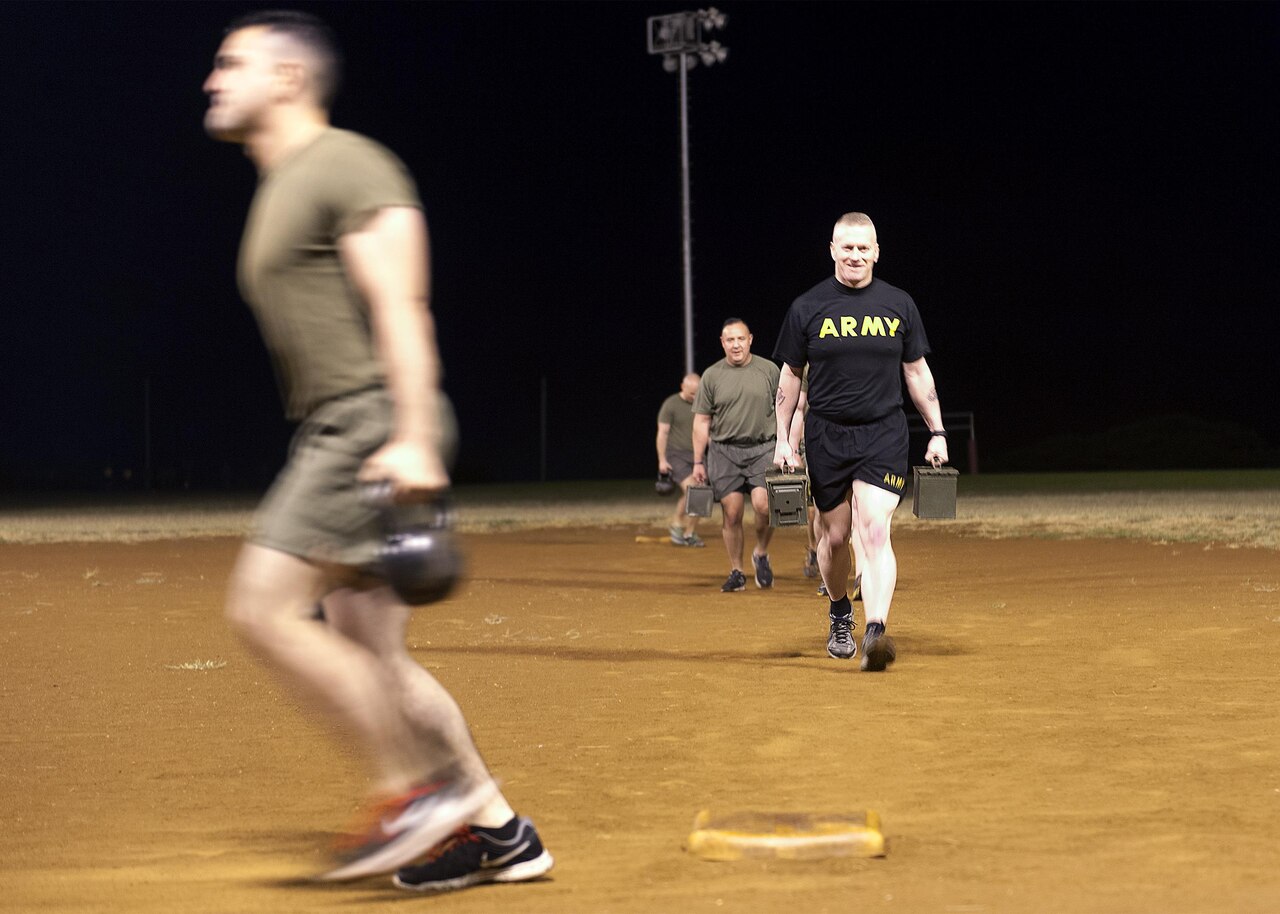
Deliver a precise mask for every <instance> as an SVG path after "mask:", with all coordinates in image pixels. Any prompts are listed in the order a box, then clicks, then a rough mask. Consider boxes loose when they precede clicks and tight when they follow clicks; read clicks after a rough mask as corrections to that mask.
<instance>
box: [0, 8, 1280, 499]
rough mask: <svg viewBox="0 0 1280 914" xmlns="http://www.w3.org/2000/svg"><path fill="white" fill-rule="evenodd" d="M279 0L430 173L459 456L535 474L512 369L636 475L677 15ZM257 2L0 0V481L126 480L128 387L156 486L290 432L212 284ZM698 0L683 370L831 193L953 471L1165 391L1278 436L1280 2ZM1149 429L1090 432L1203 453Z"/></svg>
mask: <svg viewBox="0 0 1280 914" xmlns="http://www.w3.org/2000/svg"><path fill="white" fill-rule="evenodd" d="M294 6H295V7H296V8H303V9H307V10H310V11H312V12H315V13H316V14H318V15H320V16H321V17H322V18H324V19H326V20H327V21H328V22H329V23H330V24H331V25H332V26H333V27H334V29H335V31H336V32H337V34H338V37H339V40H340V41H341V43H342V45H343V48H344V51H345V53H346V56H347V72H346V78H345V84H344V87H343V89H342V90H341V93H340V96H339V99H338V102H337V105H336V108H335V110H334V115H333V119H334V122H335V123H336V124H337V125H338V126H342V127H347V128H350V129H354V130H357V131H360V132H363V133H366V134H368V135H369V136H372V137H374V138H375V139H377V140H379V141H381V142H383V143H385V144H386V145H387V146H389V147H390V148H391V149H393V150H394V151H395V152H396V153H397V154H398V155H399V156H400V157H401V158H402V159H404V161H405V162H406V163H407V164H408V165H409V167H410V169H411V170H412V171H413V172H414V174H415V177H416V179H417V181H418V183H419V187H420V190H421V192H422V195H423V198H424V201H425V203H426V207H427V214H428V218H429V220H430V224H431V230H432V236H433V261H434V273H435V283H434V286H435V291H434V310H435V314H436V318H437V322H438V326H439V334H440V341H441V349H442V355H443V358H444V362H445V369H446V379H445V386H446V389H447V390H448V392H449V394H450V395H451V397H452V398H453V399H454V400H455V402H456V404H457V409H458V412H459V415H460V420H461V423H462V431H463V449H462V457H461V465H460V467H459V470H458V474H457V476H458V478H459V479H460V480H462V481H492V480H521V479H537V478H538V477H539V475H540V473H541V472H542V461H541V460H540V440H541V436H540V432H539V430H540V426H541V423H540V414H541V411H540V399H541V398H540V391H541V390H542V389H543V388H544V386H545V391H546V402H547V413H546V415H547V421H546V441H547V449H546V474H547V476H548V477H549V478H551V479H579V478H622V477H633V478H634V477H640V476H646V475H650V474H651V473H653V472H655V466H654V463H655V459H654V454H653V432H654V417H655V415H656V412H657V409H658V406H659V404H660V403H661V401H662V399H663V397H665V396H666V395H667V394H668V393H672V392H674V391H675V390H676V388H677V386H678V383H679V379H680V376H681V374H682V372H683V367H684V352H683V329H682V310H681V309H682V293H681V268H680V196H679V142H678V124H677V111H678V107H677V78H676V76H675V75H674V74H668V73H665V72H664V71H663V69H662V66H661V62H660V59H659V58H657V57H651V56H650V55H649V54H648V53H647V50H646V47H645V20H646V18H647V17H648V16H651V15H656V14H663V13H671V12H675V11H678V10H680V9H685V8H690V9H692V8H694V7H682V6H680V5H679V4H672V3H667V2H663V3H626V2H609V3H534V2H530V3H518V4H509V3H483V2H477V3H390V2H388V3H346V4H330V3H321V4H295V5H294ZM257 8H260V6H259V5H247V4H240V3H214V4H210V3H120V2H103V3H78V4H66V3H57V2H40V3H31V4H24V3H5V4H0V30H2V33H3V34H4V36H5V39H6V41H5V45H6V51H5V54H4V55H3V60H2V61H0V93H3V95H2V98H3V101H2V103H0V110H3V112H4V114H5V122H6V123H5V126H6V127H7V130H6V136H5V139H4V143H3V147H0V148H2V151H0V156H2V157H3V165H4V173H5V177H6V182H5V183H6V189H5V191H4V200H5V206H4V215H5V218H4V220H3V222H4V228H3V233H4V234H3V254H4V262H5V270H4V280H3V282H4V289H5V296H4V297H5V303H4V307H5V313H6V314H7V315H8V320H7V321H6V331H7V332H6V338H7V342H8V346H7V347H6V349H5V357H4V358H3V367H2V368H0V372H2V374H0V377H2V378H3V379H4V403H5V406H4V409H3V412H0V416H2V417H3V428H2V432H3V436H4V446H3V449H0V488H9V489H19V488H22V487H31V486H36V485H45V486H47V485H73V484H75V485H84V484H95V481H96V484H101V481H102V470H103V468H104V467H107V466H112V467H114V468H115V471H114V472H115V473H116V477H115V478H117V479H118V474H119V473H120V472H121V471H122V470H123V469H124V468H131V469H132V470H133V472H134V473H135V474H140V473H141V470H142V467H143V462H144V442H145V441H146V428H145V425H144V419H145V417H146V416H147V415H148V413H147V410H146V409H145V408H144V404H145V402H146V391H147V390H148V389H149V391H150V411H149V415H150V440H151V453H152V468H153V474H154V481H155V483H156V485H157V486H160V487H176V486H180V485H184V484H186V485H191V486H192V487H197V488H219V487H224V486H233V487H238V488H254V487H259V486H261V485H263V484H265V483H266V482H267V481H268V480H269V479H270V477H271V475H272V474H273V473H274V471H275V470H276V469H277V468H278V467H279V465H280V464H281V462H282V461H283V459H284V453H285V447H286V445H287V441H288V436H289V434H290V428H289V426H288V425H287V424H286V423H285V422H284V420H283V418H282V408H281V404H280V400H279V396H278V393H277V390H276V385H275V381H274V378H273V374H272V370H271V367H270V362H269V359H268V356H267V353H266V351H265V349H264V347H263V345H262V343H261V341H260V339H259V337H258V334H257V330H256V327H255V326H254V323H253V320H252V318H251V316H250V314H249V312H248V309H247V308H246V307H245V306H244V304H243V303H242V302H241V300H240V298H239V295H238V292H237V290H236V286H235V281H234V267H235V256H236V249H237V246H238V244H239V235H240V229H241V226H242V224H243V219H244V215H245V211H246V209H247V206H248V203H249V200H250V198H251V196H252V193H253V188H254V182H255V173H254V170H253V167H252V165H251V164H250V163H249V161H248V160H247V159H245V158H244V156H243V155H242V154H241V152H240V150H239V149H238V147H234V146H229V145H225V144H219V143H215V142H213V141H212V140H209V139H208V138H207V137H206V136H205V135H204V133H203V130H202V128H201V117H202V114H203V111H204V108H205V99H204V96H203V94H202V92H201V84H202V82H203V80H204V78H205V76H206V74H207V73H208V69H209V65H210V61H211V59H212V55H213V53H214V50H215V49H216V47H217V44H218V42H219V40H220V35H221V31H222V28H223V27H224V26H225V24H226V23H227V22H228V21H229V20H231V19H233V18H234V17H236V16H237V15H239V14H241V13H243V12H247V11H249V10H251V9H257ZM719 8H720V9H721V10H723V11H725V12H727V13H728V15H729V22H728V27H727V29H726V30H725V31H724V32H723V34H722V35H720V36H719V37H720V40H721V41H723V42H724V44H725V45H727V46H728V47H729V49H730V53H729V58H728V61H727V62H726V63H725V64H724V65H722V66H720V65H717V66H715V67H712V68H710V69H704V68H702V67H698V68H697V69H696V70H694V71H693V73H692V74H691V75H690V117H691V156H692V174H693V177H692V180H693V219H694V308H695V312H696V323H695V336H696V339H695V343H696V349H697V359H696V361H697V363H698V367H699V368H703V367H705V366H707V365H709V364H711V363H712V362H713V361H715V360H716V359H718V358H720V357H721V356H722V354H723V353H722V352H721V351H720V348H719V345H718V340H717V337H718V333H719V327H720V324H721V322H722V320H723V319H724V318H725V317H727V316H729V315H735V316H740V317H742V318H745V319H746V320H747V321H748V322H749V324H750V325H751V327H752V329H753V331H754V332H755V347H754V349H755V352H757V353H758V354H762V355H765V356H768V355H770V354H771V352H772V350H773V344H774V340H775V337H776V334H777V331H778V327H779V325H780V324H781V321H782V316H783V314H784V312H785V310H786V308H787V306H788V305H789V304H790V302H791V300H792V299H793V298H794V297H795V296H796V295H798V294H799V293H801V292H802V291H804V290H805V289H807V288H809V286H811V285H813V283H815V282H817V281H818V280H819V279H821V278H822V277H824V276H827V275H830V272H831V261H830V259H829V255H828V253H827V248H826V243H827V241H828V240H829V238H830V231H831V225H832V223H833V222H834V221H835V219H836V218H838V217H839V215H840V214H841V213H843V212H846V211H849V210H861V211H864V212H867V213H869V214H870V215H871V216H872V218H873V219H874V220H875V221H876V224H877V227H878V229H879V234H880V242H881V247H882V254H881V261H880V264H879V266H878V267H877V270H876V275H877V276H879V277H881V278H883V279H885V280H887V281H889V282H892V283H894V284H895V285H899V286H901V287H903V288H905V289H906V290H907V291H909V292H910V293H911V294H912V295H913V296H914V298H915V299H916V302H917V304H918V305H919V307H920V310H921V314H922V315H923V318H924V321H925V325H926V327H927V330H928V334H929V338H930V341H931V343H932V347H933V353H932V354H931V355H930V357H929V362H930V365H931V366H932V368H933V370H934V375H935V378H936V380H937V382H938V390H939V393H940V396H941V398H942V402H943V406H944V408H945V409H946V410H947V411H973V412H974V413H975V414H976V417H977V427H978V432H979V437H980V442H981V449H982V455H983V462H984V469H1000V468H1003V469H1021V470H1030V469H1036V468H1047V467H1052V466H1057V465H1064V466H1066V465H1072V461H1073V460H1074V461H1075V465H1077V466H1079V467H1080V468H1090V467H1093V466H1096V465H1097V464H1096V459H1095V458H1091V457H1090V455H1089V454H1087V453H1085V451H1087V450H1088V447H1089V446H1090V445H1089V442H1090V441H1093V443H1094V444H1096V443H1097V436H1098V435H1099V433H1102V432H1104V431H1106V430H1108V429H1116V428H1119V427H1124V426H1127V425H1130V424H1132V423H1135V422H1140V421H1150V420H1153V419H1159V418H1160V417H1172V416H1182V417H1192V418H1195V419H1198V420H1200V421H1202V422H1216V423H1232V424H1234V425H1236V426H1239V427H1241V429H1242V432H1241V434H1243V435H1244V438H1245V439H1250V436H1254V437H1253V438H1252V439H1250V440H1252V442H1253V443H1252V444H1250V443H1249V440H1246V441H1245V444H1244V445H1242V447H1244V450H1242V451H1240V452H1239V454H1245V452H1246V451H1247V452H1248V453H1247V455H1246V456H1248V455H1252V456H1251V457H1250V458H1249V459H1253V460H1257V459H1259V456H1258V455H1259V453H1263V454H1264V459H1269V458H1266V454H1265V453H1264V452H1260V451H1258V450H1257V448H1256V447H1255V445H1261V446H1265V447H1266V448H1272V449H1276V448H1278V447H1280V419H1278V418H1277V416H1276V411H1275V408H1274V405H1273V404H1274V402H1275V390H1276V378H1277V375H1278V372H1277V370H1276V361H1277V356H1276V354H1275V353H1276V350H1277V343H1278V342H1280V316H1277V311H1278V310H1280V308H1278V306H1280V301H1278V298H1280V296H1277V293H1276V291H1275V288H1274V287H1275V281H1274V279H1273V275H1274V272H1275V267H1276V265H1277V263H1278V262H1280V207H1278V203H1280V178H1278V177H1277V163H1280V140H1278V139H1277V138H1278V137H1280V123H1278V121H1280V104H1278V103H1277V101H1278V99H1277V95H1278V94H1280V4H1253V3H1204V4H1201V3H1158V4H1145V3H1052V4H1050V3H996V4H969V3H945V4H931V3H875V4H859V3H839V4H836V3H831V4H814V3H802V2H792V3H766V2H757V3H743V2H733V0H726V2H724V3H722V4H719ZM908 412H909V414H910V413H911V412H912V409H911V407H910V405H909V404H908ZM1168 427H1172V428H1176V429H1183V430H1185V434H1179V433H1175V434H1173V435H1164V436H1163V437H1157V439H1153V440H1154V441H1155V443H1154V444H1153V445H1151V450H1152V451H1153V453H1150V454H1147V453H1139V454H1133V453H1130V454H1127V455H1120V456H1119V457H1115V461H1117V462H1123V461H1124V460H1125V459H1127V460H1129V461H1131V462H1135V463H1137V464H1143V463H1145V464H1148V465H1165V466H1178V465H1184V466H1191V465H1202V464H1205V463H1207V462H1213V454H1210V455H1208V456H1206V455H1205V453H1204V447H1203V445H1204V442H1205V440H1207V439H1206V434H1207V433H1206V432H1205V431H1204V428H1206V427H1203V426H1197V425H1196V424H1195V423H1194V422H1191V421H1189V420H1187V419H1185V418H1184V419H1182V420H1179V423H1178V424H1176V425H1170V426H1168ZM1065 436H1076V437H1075V439H1074V443H1073V439H1071V438H1070V437H1065ZM1090 436H1094V437H1093V438H1090ZM1209 438H1210V439H1211V438H1212V435H1210V436H1209ZM1054 439H1059V443H1058V444H1057V445H1053V444H1052V443H1051V442H1052V441H1053V440H1054ZM1116 440H1128V439H1123V438H1121V439H1116ZM1046 442H1050V443H1049V444H1046ZM958 443H959V442H953V444H952V447H953V450H956V449H957V445H958ZM1037 447H1039V448H1040V449H1039V450H1038V451H1037V450H1036V448H1037ZM1250 447H1253V448H1254V449H1253V450H1249V448H1250ZM921 449H922V445H920V446H917V447H915V448H914V451H915V452H913V454H912V460H913V462H919V461H920V458H921V454H920V453H918V452H919V451H920V450H921ZM1155 451H1158V452H1159V453H1154V452H1155ZM1270 453H1275V451H1274V450H1273V451H1271V452H1270ZM1239 454H1237V453H1236V452H1232V454H1230V455H1227V456H1223V457H1222V458H1221V459H1220V460H1219V461H1218V462H1225V463H1228V464H1230V463H1237V464H1238V463H1242V462H1246V460H1245V458H1244V457H1240V456H1239ZM1091 460H1093V462H1091ZM1054 461H1056V463H1054ZM137 478H138V477H137V476H135V484H136V480H137Z"/></svg>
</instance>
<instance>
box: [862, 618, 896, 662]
mask: <svg viewBox="0 0 1280 914" xmlns="http://www.w3.org/2000/svg"><path fill="white" fill-rule="evenodd" d="M897 658H898V648H897V646H896V645H895V644H894V643H893V639H892V638H890V637H889V636H888V635H886V634H885V633H884V623H883V622H868V623H867V633H866V634H865V635H863V636H862V668H863V669H864V670H866V671H867V672H869V673H879V672H881V671H882V670H883V669H884V668H885V667H887V666H888V665H889V664H891V663H893V661H894V660H896V659H897Z"/></svg>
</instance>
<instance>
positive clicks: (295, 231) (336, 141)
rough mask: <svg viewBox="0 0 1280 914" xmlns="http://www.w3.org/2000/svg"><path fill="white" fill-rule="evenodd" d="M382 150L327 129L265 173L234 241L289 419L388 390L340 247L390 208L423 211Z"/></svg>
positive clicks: (405, 177)
mask: <svg viewBox="0 0 1280 914" xmlns="http://www.w3.org/2000/svg"><path fill="white" fill-rule="evenodd" d="M421 205H422V204H421V202H420V201H419V199H418V191H417V188H416V187H415V186H414V183H413V178H412V177H410V175H409V172H408V170H407V169H406V168H405V167H404V165H403V164H402V163H401V162H400V160H399V159H397V158H396V157H395V156H394V155H393V154H392V153H391V152H390V151H389V150H387V149H386V148H384V147H383V146H380V145H379V144H377V143H375V142H374V141H373V140H370V139H368V138H366V137H363V136H360V135H359V134H356V133H352V132H350V131H348V130H339V129H336V128H329V129H327V130H325V131H324V133H322V134H320V135H319V136H318V137H317V138H316V139H315V140H313V141H312V142H311V143H309V144H308V145H306V146H304V147H303V148H302V149H299V150H297V151H296V152H293V153H292V154H290V155H289V156H288V157H287V158H286V159H285V160H284V161H282V162H280V163H279V164H277V165H276V166H275V167H274V168H272V169H271V170H270V171H269V172H267V173H266V174H265V175H263V176H262V178H261V179H260V180H259V182H258V191H257V193H256V194H255V195H254V198H253V204H252V206H250V208H249V217H248V220H247V222H246V224H245V230H244V237H243V239H242V240H241V242H240V261H239V267H238V275H239V281H240V292H241V294H242V295H243V296H244V298H245V301H247V302H248V303H249V306H250V307H251V308H252V309H253V312H254V316H255V317H256V318H257V320H258V326H259V327H260V328H261V330H262V337H263V339H264V340H265V341H266V344H267V348H268V349H269V350H270V351H271V355H272V358H273V360H274V362H275V366H276V375H277V378H278V379H279V382H280V388H281V393H282V395H283V397H284V401H285V412H286V413H287V414H288V416H289V418H291V419H301V418H303V417H304V416H306V415H307V414H308V413H310V412H311V411H312V410H313V409H315V408H316V407H317V406H319V405H320V404H321V403H324V402H326V401H328V400H331V399H333V398H334V397H338V396H341V395H343V394H347V393H352V392H354V391H357V390H364V389H367V388H370V387H376V386H378V385H380V384H383V383H385V376H384V372H383V368H382V366H381V365H380V364H379V361H378V357H377V352H376V350H375V347H374V341H373V334H372V329H371V327H370V323H369V309H368V305H367V304H366V303H365V301H364V300H363V299H362V298H361V297H360V295H359V294H358V293H357V292H356V290H355V289H354V287H353V285H352V283H351V282H350V280H349V279H348V278H347V275H346V272H345V271H344V269H343V265H342V260H341V257H340V256H339V253H338V240H339V239H340V238H341V237H342V236H343V235H344V234H346V233H347V232H351V231H354V230H357V229H359V228H360V227H361V226H362V225H363V224H364V222H365V221H366V220H367V219H369V218H370V217H371V216H372V215H373V214H374V213H375V212H376V211H377V210H379V209H381V208H383V207H388V206H412V207H421Z"/></svg>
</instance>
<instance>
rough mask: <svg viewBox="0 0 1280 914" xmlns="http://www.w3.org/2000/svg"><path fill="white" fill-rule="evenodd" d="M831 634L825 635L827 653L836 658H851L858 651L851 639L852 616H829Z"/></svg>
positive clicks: (856, 645) (856, 644) (855, 643)
mask: <svg viewBox="0 0 1280 914" xmlns="http://www.w3.org/2000/svg"><path fill="white" fill-rule="evenodd" d="M830 618H831V634H830V635H829V636H828V637H827V654H828V655H830V656H831V657H834V658H835V659H836V660H852V659H853V655H854V654H856V653H858V643H857V642H856V641H854V640H853V616H831V617H830Z"/></svg>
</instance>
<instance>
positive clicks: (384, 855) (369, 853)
mask: <svg viewBox="0 0 1280 914" xmlns="http://www.w3.org/2000/svg"><path fill="white" fill-rule="evenodd" d="M497 793H498V787H497V785H496V784H494V783H493V782H492V781H487V782H486V783H484V784H481V785H479V786H463V785H460V784H459V783H457V782H455V781H432V782H430V783H425V784H420V785H418V786H417V787H414V788H413V789H412V790H410V791H408V792H407V793H404V794H401V795H400V796H398V797H392V798H390V799H387V800H383V801H381V802H378V803H375V804H374V805H373V806H372V807H371V808H370V809H369V810H368V811H367V812H366V813H365V814H364V816H363V817H362V821H363V822H364V824H363V826H362V827H360V828H358V829H356V830H354V831H353V832H351V833H349V834H347V835H345V836H343V837H342V838H340V839H339V840H338V841H336V842H335V844H334V855H335V856H336V857H337V860H338V866H337V867H335V868H334V869H332V870H330V871H329V872H327V873H325V874H323V875H322V876H320V877H319V878H320V879H323V880H326V881H330V882H339V881H342V880H347V879H359V878H361V877H363V876H372V875H374V874H376V873H389V872H391V871H392V870H395V869H399V868H400V867H402V866H404V865H405V864H406V863H409V862H410V861H411V860H413V859H414V858H416V857H418V856H420V855H422V854H424V853H426V852H427V851H428V850H430V849H431V848H432V847H434V846H435V845H437V844H439V843H440V842H441V841H443V840H444V839H445V838H446V837H448V835H449V834H450V833H452V832H453V831H454V830H455V829H457V828H458V827H459V826H461V825H462V824H463V823H464V822H466V821H467V820H468V819H469V818H471V817H472V816H474V815H475V814H476V813H477V812H478V811H479V810H480V809H481V808H482V807H483V806H484V805H485V804H487V803H488V802H489V801H490V800H492V799H493V798H494V797H495V796H496V795H497Z"/></svg>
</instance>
